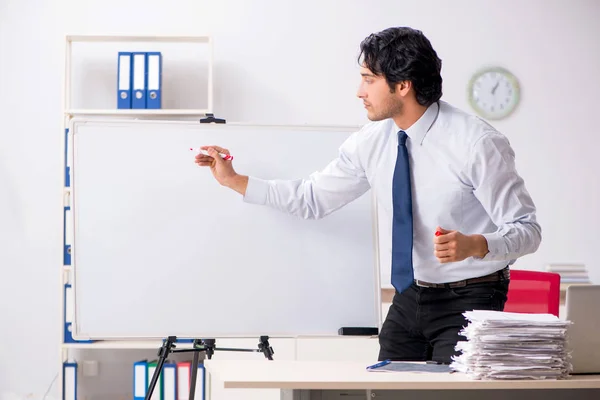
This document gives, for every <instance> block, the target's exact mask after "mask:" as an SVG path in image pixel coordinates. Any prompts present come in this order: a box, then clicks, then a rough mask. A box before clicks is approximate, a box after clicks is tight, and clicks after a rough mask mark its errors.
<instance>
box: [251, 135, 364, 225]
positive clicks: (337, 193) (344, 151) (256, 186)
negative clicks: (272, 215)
mask: <svg viewBox="0 0 600 400" xmlns="http://www.w3.org/2000/svg"><path fill="white" fill-rule="evenodd" d="M359 134H360V131H359V132H356V133H354V134H352V135H351V136H350V137H349V138H348V139H347V140H346V141H345V142H344V143H343V144H342V146H341V147H340V149H339V155H338V157H337V158H336V159H334V160H333V161H331V162H330V163H329V164H328V165H327V166H326V167H325V168H324V169H322V170H321V171H317V172H314V173H313V174H311V175H310V176H309V177H308V178H305V179H297V180H278V179H274V180H263V179H260V178H257V177H252V176H251V177H249V179H248V187H247V188H246V194H245V195H244V201H245V202H247V203H252V204H261V205H267V206H269V207H273V208H275V209H278V210H280V211H283V212H286V213H288V214H292V215H296V216H298V217H301V218H304V219H319V218H323V217H325V216H327V215H328V214H330V213H332V212H333V211H335V210H338V209H339V208H341V207H343V206H344V205H346V204H348V203H350V202H351V201H353V200H355V199H357V198H358V197H360V196H361V195H363V194H364V193H365V192H367V190H369V188H370V185H369V182H368V180H367V176H366V174H365V170H364V168H363V166H362V164H361V162H360V157H359V154H358V147H359V140H360V139H359V138H360V137H359Z"/></svg>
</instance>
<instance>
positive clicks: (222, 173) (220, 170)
mask: <svg viewBox="0 0 600 400" xmlns="http://www.w3.org/2000/svg"><path fill="white" fill-rule="evenodd" d="M200 148H201V149H202V150H206V151H207V152H208V154H209V155H204V154H202V153H200V154H198V155H196V160H195V162H196V164H198V165H199V166H201V167H210V171H211V172H212V174H213V176H214V177H215V179H216V180H217V182H219V183H220V184H221V185H223V186H227V187H228V188H231V189H233V190H235V191H236V192H238V193H240V194H241V195H244V194H246V187H247V186H248V177H247V176H243V175H239V174H238V173H236V172H235V170H234V169H233V165H232V161H231V160H224V159H223V158H221V156H220V155H219V153H223V154H230V153H229V150H227V149H224V148H222V147H219V146H202V147H200Z"/></svg>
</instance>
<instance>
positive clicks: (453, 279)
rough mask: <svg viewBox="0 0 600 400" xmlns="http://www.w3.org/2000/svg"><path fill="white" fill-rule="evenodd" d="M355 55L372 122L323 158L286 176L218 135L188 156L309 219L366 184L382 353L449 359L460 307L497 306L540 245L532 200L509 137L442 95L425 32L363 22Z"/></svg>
mask: <svg viewBox="0 0 600 400" xmlns="http://www.w3.org/2000/svg"><path fill="white" fill-rule="evenodd" d="M359 62H360V64H361V77H362V79H361V83H360V86H359V88H358V93H357V96H358V97H359V98H360V99H362V101H363V103H364V106H365V108H366V110H367V115H368V118H369V120H371V121H372V122H370V123H368V124H366V125H365V126H364V127H363V128H362V129H360V130H359V131H357V132H355V133H354V134H353V135H351V137H349V139H348V140H347V141H346V142H344V143H343V144H342V145H341V147H340V151H339V156H338V157H337V158H336V159H334V160H332V161H331V162H330V163H329V164H328V165H327V166H325V167H324V169H323V170H321V171H319V172H316V173H314V174H312V175H311V176H309V177H307V178H306V179H298V180H291V181H284V180H263V179H260V178H259V177H251V176H250V177H249V176H244V175H240V174H238V173H237V172H236V171H235V170H234V168H233V166H232V162H231V161H228V160H224V159H222V158H221V157H219V155H218V152H222V153H226V154H228V153H229V151H228V150H227V149H224V148H221V147H218V146H205V147H204V149H206V150H208V152H209V155H208V156H206V155H201V154H200V155H198V156H196V160H195V162H196V163H197V164H198V165H201V166H208V167H210V170H211V171H212V173H213V175H214V177H215V178H216V180H217V181H218V182H219V183H220V184H221V185H224V186H226V187H229V188H231V189H233V190H235V191H237V192H239V193H240V194H242V195H243V200H244V201H246V202H248V203H252V204H262V205H267V206H270V207H273V208H276V209H279V210H281V211H283V212H287V213H290V214H294V215H297V216H299V217H302V218H307V219H308V218H323V217H325V216H327V215H328V214H329V213H331V212H333V211H335V210H337V209H339V208H340V207H342V206H344V205H345V204H347V203H349V202H351V201H353V200H354V199H356V198H358V197H359V196H361V195H363V194H364V193H365V192H366V191H368V190H369V189H372V190H374V191H375V194H376V198H377V205H378V210H379V212H382V213H384V214H385V215H386V218H384V220H385V221H387V225H385V226H383V227H382V228H383V229H385V230H387V231H388V232H389V233H390V235H392V240H391V243H392V248H390V249H389V251H390V254H391V255H392V266H391V268H392V284H393V285H394V287H395V288H396V292H395V296H394V299H393V303H392V305H391V307H390V310H389V312H388V315H387V317H386V320H385V322H384V324H383V326H382V329H381V332H380V335H379V342H380V353H379V359H380V360H384V359H392V360H413V361H424V360H434V361H438V362H444V363H449V362H450V361H451V359H452V356H453V355H455V354H457V353H456V351H455V346H456V342H457V341H458V340H464V337H462V336H460V335H459V331H460V330H461V329H462V327H463V326H464V325H465V324H466V321H465V319H464V317H463V315H462V313H463V312H464V311H466V310H473V309H488V310H503V309H504V303H505V301H506V293H507V289H508V282H509V270H508V269H509V266H510V265H511V264H513V263H514V262H515V260H516V259H517V258H518V257H521V256H523V255H525V254H528V253H532V252H534V251H536V250H537V248H538V246H539V244H540V241H541V228H540V225H539V224H538V223H537V221H536V215H535V211H536V210H535V205H534V203H533V201H532V199H531V197H530V196H529V194H528V192H527V190H526V188H525V185H524V182H523V180H522V178H521V177H520V176H519V174H518V173H517V171H516V169H515V154H514V152H513V150H512V148H511V146H510V144H509V142H508V140H507V139H506V137H505V136H503V135H502V134H501V133H499V132H498V131H496V130H495V129H494V128H493V127H492V126H490V125H489V124H488V123H486V122H485V121H483V120H482V119H480V118H478V117H476V116H473V115H469V114H467V113H465V112H463V111H461V110H459V109H456V108H454V107H453V106H451V105H449V104H448V103H446V102H444V101H441V100H440V98H441V96H442V77H441V74H440V71H441V64H442V63H441V60H440V59H439V58H438V56H437V54H436V52H435V50H434V49H433V48H432V46H431V44H430V42H429V40H428V39H427V38H426V37H425V36H424V35H423V34H422V32H420V31H418V30H415V29H411V28H407V27H401V28H389V29H386V30H384V31H381V32H378V33H375V34H372V35H370V36H368V37H367V38H366V39H365V40H364V41H363V42H362V43H361V45H360V56H359ZM407 182H408V183H407ZM385 221H384V222H385ZM410 232H412V235H411V234H410Z"/></svg>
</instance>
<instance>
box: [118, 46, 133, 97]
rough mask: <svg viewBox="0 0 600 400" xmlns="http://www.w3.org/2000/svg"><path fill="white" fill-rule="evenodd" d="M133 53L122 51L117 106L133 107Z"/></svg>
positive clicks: (120, 53)
mask: <svg viewBox="0 0 600 400" xmlns="http://www.w3.org/2000/svg"><path fill="white" fill-rule="evenodd" d="M131 67H132V62H131V53H130V52H125V51H120V52H119V57H118V76H117V108H119V109H125V108H131Z"/></svg>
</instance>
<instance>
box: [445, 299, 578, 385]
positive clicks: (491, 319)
mask: <svg viewBox="0 0 600 400" xmlns="http://www.w3.org/2000/svg"><path fill="white" fill-rule="evenodd" d="M463 315H464V316H465V317H466V319H467V320H468V324H467V326H466V327H465V328H464V329H463V330H462V331H461V335H462V336H465V337H466V338H467V340H466V341H464V340H463V341H459V342H458V343H457V345H456V350H459V351H460V354H459V355H458V356H456V357H453V361H452V363H451V364H450V367H451V368H452V369H453V370H455V371H459V372H464V373H466V374H469V375H471V376H473V377H474V378H476V379H562V378H565V377H567V376H568V374H569V373H570V371H571V369H572V367H571V364H570V358H569V354H568V351H567V343H566V336H567V330H568V327H569V325H570V324H571V323H570V322H569V321H564V320H561V319H559V318H558V317H556V316H555V315H551V314H525V313H523V314H521V313H508V312H500V311H484V310H475V311H467V312H465V313H464V314H463Z"/></svg>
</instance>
